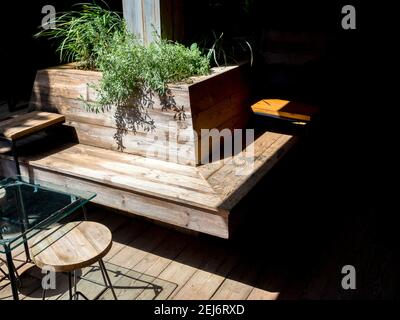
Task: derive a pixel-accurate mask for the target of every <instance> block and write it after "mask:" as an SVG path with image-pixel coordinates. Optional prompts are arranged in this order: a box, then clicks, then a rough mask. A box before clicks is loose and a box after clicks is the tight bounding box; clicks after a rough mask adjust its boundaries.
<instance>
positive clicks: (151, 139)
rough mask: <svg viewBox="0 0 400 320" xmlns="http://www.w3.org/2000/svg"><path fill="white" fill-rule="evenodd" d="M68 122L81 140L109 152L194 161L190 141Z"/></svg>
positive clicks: (168, 159) (186, 162)
mask: <svg viewBox="0 0 400 320" xmlns="http://www.w3.org/2000/svg"><path fill="white" fill-rule="evenodd" d="M67 124H68V125H70V126H73V127H74V128H75V129H76V134H77V137H78V140H79V142H80V143H82V144H85V145H91V146H94V147H100V148H104V149H108V150H112V151H121V149H122V150H123V151H124V152H127V153H131V154H134V155H140V156H143V157H146V158H154V159H159V160H163V161H169V162H174V163H179V164H184V165H191V166H194V165H195V164H196V157H195V149H194V146H192V145H191V144H179V143H176V141H168V140H165V139H164V138H165V136H163V137H162V138H161V137H160V139H159V138H158V137H156V136H154V135H153V136H152V135H147V134H141V133H136V134H135V133H133V132H127V134H126V135H125V134H121V135H119V136H120V137H121V139H120V142H121V143H119V142H118V140H119V138H117V139H116V138H115V135H116V134H117V132H116V130H115V129H114V128H108V127H102V126H96V125H90V124H86V123H78V122H72V121H68V122H67Z"/></svg>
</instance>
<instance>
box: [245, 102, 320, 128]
mask: <svg viewBox="0 0 400 320" xmlns="http://www.w3.org/2000/svg"><path fill="white" fill-rule="evenodd" d="M251 108H252V110H253V112H254V113H255V114H257V115H261V116H267V117H277V118H280V119H285V120H290V121H295V122H305V123H308V122H310V121H312V120H313V119H314V118H315V116H317V115H318V113H319V109H318V108H317V107H316V106H313V105H309V104H304V103H300V102H293V101H287V100H281V99H264V100H260V101H258V102H257V103H255V104H253V105H252V107H251Z"/></svg>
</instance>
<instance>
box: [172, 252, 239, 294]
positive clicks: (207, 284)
mask: <svg viewBox="0 0 400 320" xmlns="http://www.w3.org/2000/svg"><path fill="white" fill-rule="evenodd" d="M238 259H239V257H238V255H237V254H236V253H235V252H233V251H232V250H229V249H227V248H226V246H224V245H217V244H215V245H214V246H213V247H212V248H210V252H209V256H208V261H207V262H206V264H204V265H203V266H201V268H199V269H198V270H197V271H196V272H195V273H194V275H193V276H192V277H191V278H190V279H189V281H188V282H186V283H185V284H184V285H183V286H182V287H181V288H179V290H178V291H177V293H176V294H175V296H174V297H173V299H174V300H209V299H210V298H211V297H212V296H213V294H214V292H216V291H217V289H218V288H219V287H220V285H221V284H222V283H223V282H224V280H225V278H226V276H227V275H228V273H229V272H230V271H231V270H232V268H233V267H234V266H235V265H236V263H237V262H238Z"/></svg>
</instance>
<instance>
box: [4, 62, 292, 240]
mask: <svg viewBox="0 0 400 320" xmlns="http://www.w3.org/2000/svg"><path fill="white" fill-rule="evenodd" d="M100 77H101V74H99V73H98V72H93V71H90V72H89V71H82V70H76V69H72V68H71V67H68V66H67V67H66V68H50V69H45V70H40V71H39V72H38V73H37V77H36V81H35V84H34V88H33V93H32V99H31V105H32V106H33V107H34V108H35V109H36V110H43V111H51V112H56V113H60V114H62V115H63V116H65V120H66V122H65V124H64V125H63V126H62V127H63V128H65V130H68V132H70V131H71V132H72V134H71V136H74V138H71V139H69V140H68V139H67V140H66V142H62V141H61V139H62V138H63V137H65V136H67V134H64V133H60V134H57V135H56V134H55V135H53V137H49V139H50V138H52V140H53V141H54V143H47V142H45V140H44V142H42V143H40V142H38V144H36V142H32V144H31V145H30V146H29V144H26V145H25V146H24V147H21V152H22V151H23V153H21V155H20V165H21V173H22V175H26V176H34V177H36V178H38V179H41V180H43V181H48V182H52V183H55V184H58V185H60V186H63V187H64V188H65V189H66V190H68V188H74V189H76V188H80V189H84V190H88V191H92V192H95V193H97V197H96V198H95V199H94V200H93V201H94V202H96V203H98V204H101V205H104V206H107V207H111V208H115V209H118V210H122V211H125V212H127V213H129V214H132V215H139V216H144V217H147V218H150V219H153V220H157V221H161V222H164V223H167V224H170V225H174V226H178V227H182V228H186V229H189V230H193V231H198V232H202V233H206V234H210V235H213V236H218V237H221V238H229V237H230V236H231V235H232V232H233V229H234V224H236V223H233V221H235V217H234V216H233V212H234V210H233V209H234V208H235V206H236V205H237V204H238V202H239V201H240V200H241V199H242V198H243V197H244V196H245V195H246V194H247V193H248V192H249V191H250V190H251V188H253V187H254V185H255V184H256V183H257V182H258V181H259V180H260V179H261V178H262V177H263V176H264V175H265V174H266V173H267V172H268V171H269V170H270V169H271V168H272V167H273V166H274V165H275V163H276V162H277V161H279V159H280V158H281V157H282V156H283V155H284V154H285V153H286V152H287V151H288V150H290V148H291V147H292V146H293V145H294V144H295V142H296V140H297V138H296V137H295V136H293V135H290V134H283V133H276V132H269V131H264V132H260V133H259V134H258V135H257V136H256V139H255V141H254V142H253V143H251V144H250V145H248V146H247V149H246V150H248V151H250V150H254V161H253V162H250V163H246V164H243V159H242V158H241V155H240V153H239V154H238V155H236V156H234V157H233V158H230V159H229V161H225V160H220V161H216V162H213V163H209V164H204V165H200V162H199V160H200V157H199V156H198V153H196V147H197V146H198V145H196V144H197V141H196V139H194V135H195V133H197V134H198V137H199V140H201V139H202V138H204V136H201V130H202V129H214V128H216V129H218V130H223V129H229V130H233V129H245V128H247V125H248V123H249V121H248V119H249V117H250V116H251V109H250V104H251V103H250V100H251V97H250V94H251V90H250V88H249V83H250V81H249V80H248V70H247V68H246V66H245V65H243V66H236V67H228V68H219V69H217V70H214V71H213V72H212V74H211V75H210V76H206V77H198V78H195V79H192V81H191V83H189V84H181V85H175V86H171V87H170V95H171V96H170V97H171V98H172V99H173V100H174V101H175V104H176V106H178V107H179V110H184V111H185V117H183V118H182V119H180V120H177V119H176V118H177V117H176V113H175V111H174V110H170V109H168V108H167V109H166V108H165V106H164V105H163V103H161V101H159V100H158V98H157V97H155V100H154V104H153V105H152V107H151V108H148V112H149V115H150V117H151V118H152V119H155V121H156V124H157V126H158V127H157V128H156V132H155V133H148V132H146V131H138V132H135V133H133V132H129V133H128V134H127V135H125V136H124V137H123V142H124V144H125V147H126V148H125V149H124V152H120V151H118V145H117V144H116V142H115V140H114V139H113V135H114V134H115V133H116V132H117V131H118V128H119V127H118V123H116V119H115V117H114V114H113V112H118V110H115V108H114V109H113V110H110V111H109V112H105V113H98V114H94V113H90V112H87V111H86V110H85V109H84V108H83V107H82V103H81V101H79V99H78V98H79V97H80V96H81V97H82V96H83V97H87V99H88V100H91V99H94V94H93V92H92V91H91V88H90V86H88V85H87V83H88V82H89V83H90V82H92V81H97V80H98V79H99V78H100ZM167 134H171V137H172V138H173V139H174V141H170V140H168V141H162V139H159V140H157V139H156V138H157V136H158V137H160V136H165V135H167ZM156 135H157V136H156ZM50 140H51V139H50ZM147 146H150V147H153V146H154V148H156V149H157V151H161V153H162V152H163V151H165V149H168V148H172V149H174V151H176V152H177V153H178V154H179V155H180V156H181V159H182V161H175V160H173V159H172V160H171V159H167V160H164V159H160V158H159V157H148V155H147V154H146V153H145V152H144V151H145V150H144V149H145V147H147ZM246 150H245V151H246ZM12 160H13V159H12V157H11V156H10V155H9V154H1V152H0V164H1V167H0V174H3V175H10V174H12V173H13V169H14V166H13V162H12ZM240 163H242V164H241V165H240ZM238 164H239V167H240V166H242V167H240V168H239V169H240V170H241V172H246V174H238V172H237V170H238Z"/></svg>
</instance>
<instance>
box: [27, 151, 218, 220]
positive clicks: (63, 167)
mask: <svg viewBox="0 0 400 320" xmlns="http://www.w3.org/2000/svg"><path fill="white" fill-rule="evenodd" d="M99 162H100V161H99V160H97V163H93V160H91V159H88V160H85V159H79V161H76V160H75V161H73V160H72V161H71V160H68V159H66V155H64V156H63V157H62V158H58V157H56V156H48V157H45V158H43V159H40V160H35V161H31V162H30V165H31V166H34V167H38V168H44V169H47V170H53V171H56V172H59V173H64V174H68V175H72V176H75V177H79V178H81V179H82V178H84V179H88V180H90V181H96V182H98V183H102V184H108V185H111V186H112V187H114V188H120V189H125V190H130V191H133V192H137V193H140V194H143V195H148V196H151V197H155V198H161V199H168V200H170V201H174V202H179V203H181V204H187V205H193V206H196V207H200V208H203V209H207V210H210V211H214V212H217V211H218V210H217V209H216V208H217V207H216V206H215V204H217V203H219V202H220V198H219V197H218V196H217V195H216V194H215V193H214V191H213V190H212V189H211V188H209V189H208V191H207V192H205V191H203V190H198V189H187V188H183V187H181V186H179V183H178V184H176V185H169V184H166V183H164V182H163V181H162V179H161V178H160V179H153V180H148V179H147V180H145V179H143V177H140V176H135V175H134V174H133V172H132V175H131V174H130V171H125V170H124V168H125V169H126V167H127V165H124V164H122V163H109V165H107V164H106V167H102V166H101V165H100V164H99ZM113 166H115V167H116V168H118V167H121V168H122V169H120V170H118V169H115V168H113ZM130 168H131V169H132V167H130ZM128 169H129V168H128ZM149 175H150V176H151V173H149ZM185 178H186V179H190V178H188V177H181V176H175V177H173V179H174V180H175V181H177V182H179V181H180V182H182V183H183V181H184V179H185ZM188 183H190V181H189V182H188Z"/></svg>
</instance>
